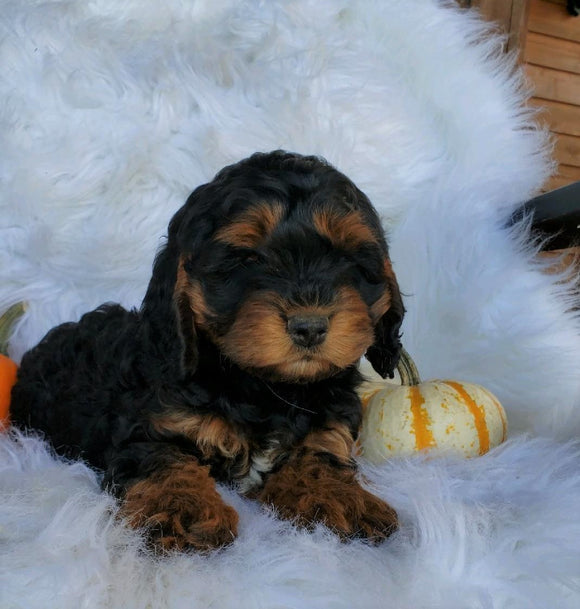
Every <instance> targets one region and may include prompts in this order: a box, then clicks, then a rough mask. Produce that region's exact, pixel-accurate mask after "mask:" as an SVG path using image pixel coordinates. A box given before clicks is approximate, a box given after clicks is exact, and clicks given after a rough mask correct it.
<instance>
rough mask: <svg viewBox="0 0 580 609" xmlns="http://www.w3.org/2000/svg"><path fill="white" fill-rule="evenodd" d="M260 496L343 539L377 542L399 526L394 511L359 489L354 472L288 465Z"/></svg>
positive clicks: (286, 513)
mask: <svg viewBox="0 0 580 609" xmlns="http://www.w3.org/2000/svg"><path fill="white" fill-rule="evenodd" d="M259 499H260V500H261V501H262V502H264V503H267V504H270V505H272V506H274V507H275V508H276V509H277V511H278V513H279V515H280V516H281V517H282V518H287V519H290V520H294V521H295V522H296V523H297V524H298V525H300V526H304V527H307V528H311V527H312V526H313V525H314V524H316V523H318V522H320V523H322V524H324V525H326V526H327V527H329V528H330V529H332V530H333V531H335V532H336V533H337V534H338V535H339V536H340V537H341V538H343V539H348V538H353V537H359V538H365V539H368V540H369V541H371V542H373V543H379V542H381V541H382V540H384V539H386V538H387V537H388V536H389V535H391V533H393V532H394V531H396V530H397V528H398V519H397V513H396V512H395V510H394V509H393V508H392V507H391V506H389V505H388V504H387V503H385V502H384V501H382V500H381V499H379V498H378V497H375V495H373V494H372V493H369V492H368V491H367V490H365V489H364V488H362V487H361V486H360V485H359V483H358V482H357V480H356V478H355V476H354V472H352V471H344V470H337V469H335V468H334V467H332V466H326V465H323V464H320V465H313V466H311V467H306V468H305V467H299V466H296V465H295V464H287V465H286V466H284V467H283V468H282V469H281V470H280V471H279V472H278V473H277V474H276V475H274V476H272V477H271V478H270V479H269V480H268V481H267V483H266V485H265V486H264V488H263V490H262V492H261V494H260V496H259Z"/></svg>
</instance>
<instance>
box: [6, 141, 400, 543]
mask: <svg viewBox="0 0 580 609" xmlns="http://www.w3.org/2000/svg"><path fill="white" fill-rule="evenodd" d="M403 313H404V308H403V304H402V301H401V296H400V294H399V289H398V287H397V281H396V278H395V275H394V273H393V270H392V268H391V264H390V261H389V256H388V250H387V244H386V241H385V238H384V235H383V231H382V229H381V225H380V222H379V220H378V218H377V215H376V213H375V211H374V210H373V208H372V206H371V204H370V202H369V200H368V199H367V197H366V196H365V195H364V194H363V193H362V192H361V191H360V190H358V188H356V186H355V185H354V184H353V183H352V182H351V181H350V180H349V179H348V178H346V177H345V176H344V175H343V174H341V173H339V172H338V171H337V170H336V169H334V168H333V167H331V166H330V165H329V164H328V163H326V162H325V161H323V160H321V159H319V158H315V157H304V156H300V155H298V154H291V153H286V152H283V151H276V152H272V153H268V154H254V155H253V156H251V157H250V158H248V159H245V160H243V161H241V162H239V163H237V164H235V165H231V166H229V167H226V168H225V169H223V170H222V171H220V172H219V173H218V174H217V175H216V177H215V178H214V179H213V180H212V181H211V182H210V183H208V184H204V185H203V186H200V187H199V188H197V189H196V190H195V191H194V192H193V193H192V194H191V196H190V197H189V198H188V200H187V202H186V203H185V205H184V206H183V207H182V208H181V209H180V210H179V211H178V212H177V213H176V214H175V216H174V217H173V219H172V220H171V223H170V225H169V231H168V239H167V243H166V245H165V247H164V248H163V249H162V250H161V251H160V252H159V254H158V256H157V257H156V260H155V263H154V267H153V276H152V278H151V281H150V283H149V287H148V289H147V293H146V295H145V298H144V300H143V304H142V305H141V308H140V309H139V310H138V311H136V310H133V311H127V310H125V309H123V308H122V307H121V306H119V305H116V304H106V305H103V306H101V307H99V308H98V309H97V310H95V311H92V312H90V313H87V314H86V315H84V316H83V317H82V319H81V320H80V321H79V322H78V323H67V324H63V325H61V326H59V327H57V328H55V329H53V330H51V331H50V332H49V333H48V334H47V335H46V337H45V338H44V339H43V340H42V341H41V342H40V343H39V344H38V345H37V346H36V347H35V348H34V349H32V350H31V351H29V352H28V353H27V354H26V355H25V356H24V358H23V360H22V365H21V367H20V370H19V373H18V381H17V384H16V385H15V387H14V389H13V392H12V405H11V416H12V420H13V422H14V423H15V424H17V425H19V426H22V427H32V428H35V429H38V430H42V431H43V432H44V433H45V434H46V436H47V438H49V439H50V441H51V442H52V444H53V445H54V447H55V449H56V450H57V451H58V452H60V453H62V454H65V455H68V456H72V457H79V456H80V457H82V458H84V459H85V460H86V461H88V462H89V463H90V464H92V465H93V466H95V467H97V468H100V469H102V470H103V471H104V478H103V486H104V487H105V488H107V489H109V490H110V491H111V492H113V493H114V494H116V495H117V496H118V497H119V498H120V499H121V513H122V514H123V515H124V516H125V517H126V519H127V521H128V522H129V523H130V524H132V525H134V526H145V527H146V528H147V530H148V531H149V535H150V537H151V539H152V541H153V543H154V544H156V545H157V546H158V547H162V548H179V549H181V548H195V549H199V550H206V549H210V548H214V547H219V546H222V545H225V544H227V543H229V542H231V541H232V539H233V538H234V537H235V535H236V531H237V523H238V517H237V514H236V512H235V510H234V509H233V508H232V507H230V506H228V505H226V504H225V503H224V501H223V500H222V498H221V496H220V495H219V493H218V492H217V490H216V488H215V481H216V480H218V481H226V482H231V483H236V484H238V486H239V488H240V491H241V492H243V493H246V494H247V495H249V496H251V497H254V498H256V499H257V500H259V501H262V502H265V503H268V504H272V505H274V506H275V507H276V508H277V510H278V512H279V514H280V515H281V516H283V517H286V518H291V519H294V520H296V521H297V522H298V523H299V524H302V525H304V526H311V525H312V524H314V523H316V522H323V523H324V524H326V525H327V526H329V527H331V528H333V529H334V530H335V531H336V532H337V533H338V534H339V535H341V536H342V537H350V536H362V537H365V538H369V539H371V540H374V541H377V540H380V539H383V538H384V537H386V536H387V535H389V534H390V533H391V532H392V531H393V530H395V528H396V527H397V516H396V513H395V511H394V510H393V509H392V508H391V507H389V506H388V505H387V504H385V503H384V502H383V501H381V500H379V499H378V498H376V497H374V496H373V495H372V494H370V493H369V492H368V491H366V490H365V489H363V488H362V487H361V486H360V485H359V483H358V481H357V478H356V466H355V463H354V461H353V460H352V458H351V454H352V447H353V441H354V438H355V437H356V434H357V431H358V428H359V425H360V422H361V405H360V402H359V399H358V397H357V394H356V387H357V385H358V384H359V382H360V381H361V376H360V374H359V372H358V371H357V367H356V365H357V362H358V360H359V358H360V357H361V356H362V355H364V354H365V353H366V355H367V357H368V359H369V360H370V362H371V363H372V365H373V366H374V368H375V369H376V370H377V371H378V372H379V373H380V374H381V375H383V376H386V375H388V374H389V375H392V372H393V370H394V367H395V365H396V362H397V359H398V356H399V350H400V342H399V328H400V325H401V321H402V318H403Z"/></svg>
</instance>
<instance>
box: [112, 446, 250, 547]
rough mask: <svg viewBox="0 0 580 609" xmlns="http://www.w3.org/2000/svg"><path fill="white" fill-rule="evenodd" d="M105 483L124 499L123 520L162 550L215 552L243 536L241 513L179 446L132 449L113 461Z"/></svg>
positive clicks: (203, 468) (122, 507) (192, 458)
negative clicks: (239, 529)
mask: <svg viewBox="0 0 580 609" xmlns="http://www.w3.org/2000/svg"><path fill="white" fill-rule="evenodd" d="M104 484H105V485H109V486H112V488H113V490H114V491H115V493H116V494H117V495H119V496H120V497H121V500H122V503H121V510H120V514H121V516H123V517H124V518H125V519H126V520H127V522H128V523H129V524H130V525H131V526H133V527H145V528H146V529H147V531H148V533H149V538H150V540H151V542H152V543H153V544H154V545H156V546H158V547H160V548H162V549H165V550H169V549H179V550H182V549H187V548H193V549H195V550H200V551H204V550H211V549H213V548H219V547H221V546H225V545H227V544H230V543H231V542H232V541H233V540H234V538H235V537H236V535H237V525H238V514H237V513H236V511H235V510H234V509H233V508H232V507H231V506H229V505H227V504H226V503H224V501H223V499H222V498H221V496H220V495H219V493H218V492H217V490H216V487H215V482H214V480H213V478H212V477H211V476H210V474H209V467H207V466H202V465H200V464H199V463H198V461H197V460H196V459H195V458H194V457H191V456H189V455H185V454H183V453H181V452H180V451H179V450H177V449H174V448H173V447H170V446H169V447H168V446H166V445H162V444H161V445H160V444H155V443H138V444H134V445H131V446H129V447H128V448H127V449H125V450H124V451H123V452H121V453H119V454H118V455H116V456H115V457H114V459H113V460H112V461H111V466H110V467H109V470H108V471H107V474H106V477H105V482H104Z"/></svg>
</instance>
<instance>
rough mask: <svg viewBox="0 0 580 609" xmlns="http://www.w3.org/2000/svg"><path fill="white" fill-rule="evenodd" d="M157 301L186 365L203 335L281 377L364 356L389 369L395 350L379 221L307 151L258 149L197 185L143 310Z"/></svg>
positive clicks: (399, 314)
mask: <svg viewBox="0 0 580 609" xmlns="http://www.w3.org/2000/svg"><path fill="white" fill-rule="evenodd" d="M163 301H165V305H166V308H167V306H169V308H170V310H171V312H170V313H169V312H168V311H166V314H167V317H168V319H166V322H167V323H168V325H169V326H170V327H173V328H174V329H175V330H176V331H177V333H178V334H179V336H180V337H181V342H182V361H183V365H184V367H185V368H186V369H188V370H189V371H193V370H195V367H196V365H197V361H198V357H199V354H198V352H197V341H198V337H199V335H200V334H203V335H204V336H205V337H206V338H208V339H209V340H210V341H212V342H213V343H214V344H215V345H216V346H217V347H218V348H219V350H220V351H221V353H222V354H223V355H225V356H226V357H227V358H229V359H230V360H232V361H233V362H234V363H235V364H237V365H238V366H240V367H241V368H243V369H245V370H247V371H249V372H251V373H252V374H255V375H258V376H262V377H264V378H267V379H270V380H276V381H284V382H294V383H296V382H297V383H307V382H312V381H316V380H320V379H323V378H327V377H329V376H332V375H333V374H335V373H337V372H338V371H340V370H342V369H345V368H347V367H349V366H351V365H353V364H355V363H356V362H357V361H358V360H359V358H360V357H361V356H362V355H364V354H365V353H366V354H367V357H368V358H369V360H370V361H371V363H372V365H373V366H374V368H375V369H376V370H377V371H378V372H379V373H380V374H381V375H382V376H386V375H392V373H393V370H394V368H395V366H396V363H397V360H398V356H399V351H400V343H399V328H400V325H401V321H402V318H403V313H404V308H403V304H402V301H401V297H400V294H399V289H398V286H397V281H396V278H395V275H394V273H393V270H392V268H391V264H390V261H389V257H388V250H387V245H386V242H385V239H384V236H383V232H382V229H381V226H380V222H379V220H378V218H377V216H376V213H375V212H374V210H373V208H372V206H371V204H370V202H369V201H368V199H367V197H366V196H365V195H364V194H363V193H362V192H361V191H360V190H358V189H357V188H356V186H355V185H354V184H353V183H352V182H351V181H350V180H348V178H346V177H345V176H344V175H343V174H341V173H339V172H338V171H336V170H335V169H334V168H333V167H331V166H330V165H328V164H327V163H325V162H324V161H322V160H320V159H318V158H315V157H303V156H299V155H296V154H289V153H285V152H280V151H278V152H273V153H269V154H255V155H253V156H252V157H250V158H249V159H246V160H244V161H241V162H240V163H237V164H235V165H232V166H229V167H226V168H225V169H223V170H222V171H221V172H220V173H218V174H217V176H216V177H215V178H214V180H213V181H212V182H210V183H209V184H205V185H203V186H201V187H199V188H198V189H196V190H195V191H194V192H193V193H192V195H191V196H190V197H189V199H188V200H187V202H186V204H185V205H184V206H183V207H182V208H181V209H180V210H179V211H178V212H177V214H176V215H175V217H174V218H173V220H172V221H171V224H170V227H169V238H168V243H167V247H166V248H165V250H164V251H162V252H161V253H160V255H159V256H158V258H157V260H156V264H155V269H154V274H153V278H152V281H151V284H150V287H149V290H148V293H147V296H146V298H145V301H144V307H143V310H144V312H147V311H148V310H149V311H152V310H154V309H156V308H157V309H158V310H159V307H161V308H162V307H163ZM169 317H171V320H169Z"/></svg>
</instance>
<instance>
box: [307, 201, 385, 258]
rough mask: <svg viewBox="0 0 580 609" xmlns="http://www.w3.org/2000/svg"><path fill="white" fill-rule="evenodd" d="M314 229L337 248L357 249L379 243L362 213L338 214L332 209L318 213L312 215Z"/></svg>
mask: <svg viewBox="0 0 580 609" xmlns="http://www.w3.org/2000/svg"><path fill="white" fill-rule="evenodd" d="M312 221H313V223H314V227H315V228H316V230H317V231H318V233H319V234H320V235H322V236H323V237H326V238H327V239H330V241H331V243H332V244H333V245H334V246H336V247H342V248H346V249H356V248H357V247H359V246H361V245H364V244H372V243H376V242H377V238H376V236H375V234H374V233H373V231H372V229H371V228H370V227H369V226H368V225H367V224H366V223H365V221H364V219H363V217H362V214H361V212H360V211H354V212H349V213H346V214H344V213H342V214H337V213H334V212H333V211H332V210H331V209H323V210H321V211H316V212H314V214H313V215H312Z"/></svg>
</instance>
